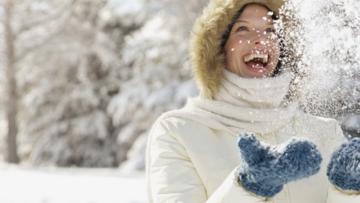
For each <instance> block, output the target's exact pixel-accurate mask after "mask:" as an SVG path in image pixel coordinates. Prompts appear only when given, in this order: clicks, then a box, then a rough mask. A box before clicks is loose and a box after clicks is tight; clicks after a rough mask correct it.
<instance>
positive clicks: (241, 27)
mask: <svg viewBox="0 0 360 203" xmlns="http://www.w3.org/2000/svg"><path fill="white" fill-rule="evenodd" d="M241 31H249V29H248V28H247V27H246V26H239V27H238V28H237V29H236V32H241Z"/></svg>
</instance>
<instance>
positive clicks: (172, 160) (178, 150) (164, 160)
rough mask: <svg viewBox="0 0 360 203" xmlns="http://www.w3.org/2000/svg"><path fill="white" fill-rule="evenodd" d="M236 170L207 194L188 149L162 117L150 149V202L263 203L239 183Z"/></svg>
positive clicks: (148, 158)
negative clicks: (168, 127)
mask: <svg viewBox="0 0 360 203" xmlns="http://www.w3.org/2000/svg"><path fill="white" fill-rule="evenodd" d="M209 170H211V169H209ZM235 170H236V169H234V170H233V171H232V172H231V173H230V174H229V175H228V177H227V178H226V179H225V180H224V181H223V183H222V184H221V185H220V186H219V187H218V189H217V190H216V191H215V192H214V193H213V194H207V191H206V189H205V186H204V184H203V182H202V180H201V178H200V177H199V175H198V173H197V170H196V168H195V167H194V165H193V163H192V161H191V159H190V157H189V156H188V154H187V152H186V148H185V147H184V146H183V145H182V144H181V143H180V142H179V141H178V140H177V139H176V136H174V134H173V133H172V132H169V130H168V129H167V125H166V124H165V123H164V122H162V121H161V120H160V121H157V122H155V124H154V125H153V127H152V129H151V131H150V134H149V138H148V143H147V150H146V181H147V192H148V198H149V202H150V203H153V202H155V203H163V202H184V203H220V202H226V203H232V202H234V203H235V202H236V203H242V202H244V203H255V202H256V203H261V202H263V200H262V198H260V197H257V196H254V195H252V194H250V193H249V192H247V191H245V190H244V189H243V188H242V187H240V186H239V185H238V184H237V183H236V181H235V175H234V174H235V173H234V172H235ZM214 175H216V174H214Z"/></svg>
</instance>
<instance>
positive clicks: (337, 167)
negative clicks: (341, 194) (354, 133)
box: [327, 138, 360, 192]
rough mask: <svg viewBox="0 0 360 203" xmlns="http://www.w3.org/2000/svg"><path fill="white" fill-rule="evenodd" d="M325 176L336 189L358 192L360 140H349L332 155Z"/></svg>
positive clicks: (359, 188)
mask: <svg viewBox="0 0 360 203" xmlns="http://www.w3.org/2000/svg"><path fill="white" fill-rule="evenodd" d="M327 175H328V177H329V180H330V182H331V183H332V184H334V185H335V186H337V187H338V188H340V189H342V190H347V191H355V192H360V138H353V139H351V140H350V141H349V142H347V143H344V144H342V145H341V146H340V147H339V148H338V149H337V150H336V151H335V152H334V153H333V155H332V157H331V160H330V163H329V165H328V168H327Z"/></svg>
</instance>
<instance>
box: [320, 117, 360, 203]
mask: <svg viewBox="0 0 360 203" xmlns="http://www.w3.org/2000/svg"><path fill="white" fill-rule="evenodd" d="M335 128H336V129H335V131H336V135H335V136H336V138H335V139H334V141H335V142H334V143H335V144H331V145H330V146H332V149H333V150H335V149H336V148H337V147H339V146H340V145H341V144H342V143H344V142H346V139H345V136H344V134H343V132H342V130H341V128H340V126H339V124H337V122H336V127H335ZM339 202H341V203H359V202H360V191H359V192H358V193H350V192H349V193H348V192H344V191H341V190H340V189H337V188H336V187H335V186H333V185H330V187H329V189H328V198H327V203H339Z"/></svg>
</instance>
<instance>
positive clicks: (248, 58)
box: [244, 54, 269, 63]
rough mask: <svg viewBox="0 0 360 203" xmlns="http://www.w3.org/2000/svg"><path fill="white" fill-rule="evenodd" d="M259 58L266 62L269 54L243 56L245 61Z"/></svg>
mask: <svg viewBox="0 0 360 203" xmlns="http://www.w3.org/2000/svg"><path fill="white" fill-rule="evenodd" d="M254 59H260V60H261V62H262V63H267V62H268V60H269V55H267V54H250V55H248V56H246V57H245V58H244V61H245V63H247V62H249V61H251V60H254Z"/></svg>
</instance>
